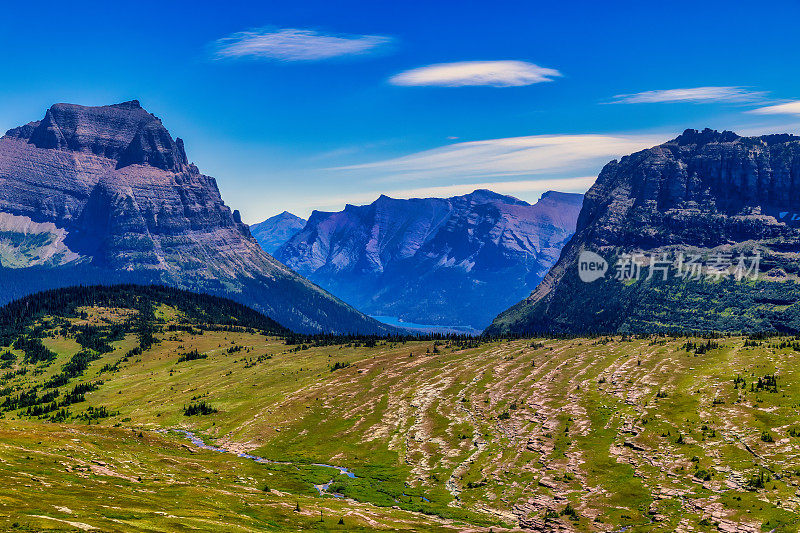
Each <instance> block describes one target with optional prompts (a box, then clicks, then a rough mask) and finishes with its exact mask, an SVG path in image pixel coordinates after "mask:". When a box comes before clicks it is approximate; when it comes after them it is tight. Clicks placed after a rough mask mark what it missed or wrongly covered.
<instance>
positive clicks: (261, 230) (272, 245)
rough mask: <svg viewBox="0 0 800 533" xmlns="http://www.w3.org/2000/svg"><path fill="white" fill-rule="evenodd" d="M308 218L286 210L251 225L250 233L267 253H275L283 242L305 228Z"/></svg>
mask: <svg viewBox="0 0 800 533" xmlns="http://www.w3.org/2000/svg"><path fill="white" fill-rule="evenodd" d="M305 225H306V220H305V219H303V218H300V217H298V216H297V215H293V214H292V213H290V212H288V211H284V212H283V213H281V214H279V215H275V216H274V217H269V218H268V219H267V220H265V221H264V222H259V223H258V224H253V225H252V226H250V233H252V234H253V237H255V239H256V240H257V241H258V244H260V245H261V247H262V248H263V249H264V251H265V252H267V253H270V254H271V253H274V252H275V250H277V249H278V248H279V247H280V246H281V245H282V244H283V243H285V242H286V241H288V240H289V239H291V238H292V237H294V236H295V235H296V234H297V232H299V231H300V230H301V229H303V228H304V227H305Z"/></svg>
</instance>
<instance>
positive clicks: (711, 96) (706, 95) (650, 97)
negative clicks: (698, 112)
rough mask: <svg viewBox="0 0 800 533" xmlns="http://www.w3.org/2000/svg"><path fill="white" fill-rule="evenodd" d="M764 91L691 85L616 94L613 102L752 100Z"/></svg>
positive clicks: (761, 96) (699, 102) (761, 95)
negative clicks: (688, 86)
mask: <svg viewBox="0 0 800 533" xmlns="http://www.w3.org/2000/svg"><path fill="white" fill-rule="evenodd" d="M764 94H765V93H764V92H758V91H750V90H748V89H746V88H744V87H691V88H686V89H666V90H658V91H645V92H642V93H634V94H618V95H616V96H615V97H614V98H616V100H614V101H613V102H612V103H615V104H652V103H682V102H685V103H695V104H701V103H713V102H752V101H755V100H759V99H761V98H763V97H764Z"/></svg>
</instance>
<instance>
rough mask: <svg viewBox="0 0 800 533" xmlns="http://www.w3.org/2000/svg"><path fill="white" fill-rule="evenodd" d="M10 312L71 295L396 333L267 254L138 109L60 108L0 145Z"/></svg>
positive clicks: (0, 259)
mask: <svg viewBox="0 0 800 533" xmlns="http://www.w3.org/2000/svg"><path fill="white" fill-rule="evenodd" d="M0 263H2V269H0V275H2V280H3V281H2V283H0V302H5V301H8V300H9V299H11V298H14V297H19V296H22V295H24V294H27V293H30V292H34V291H38V290H42V289H47V288H56V287H60V286H64V285H71V284H77V283H81V284H90V283H111V282H137V283H163V284H167V285H173V286H176V287H179V288H184V289H190V290H194V291H201V292H208V293H213V294H220V295H225V296H229V297H231V298H234V299H236V300H237V301H239V302H241V303H244V304H247V305H250V306H253V307H254V308H256V309H258V310H260V311H262V312H264V313H265V314H267V315H269V316H270V317H271V318H273V319H275V320H277V321H278V322H280V323H281V324H282V325H284V326H286V327H288V328H290V329H293V330H297V331H308V332H321V331H335V332H349V331H362V332H381V331H386V330H387V328H386V327H384V326H383V325H381V324H379V323H378V322H376V321H374V320H373V319H371V318H369V317H367V316H365V315H363V314H361V313H359V312H358V311H356V310H355V309H353V308H352V307H350V306H348V305H346V304H344V303H343V302H341V301H340V300H338V299H336V298H334V297H332V296H331V295H330V294H328V293H326V292H325V291H323V290H321V289H320V288H318V287H317V286H315V285H314V284H312V283H310V282H309V281H308V280H306V279H304V278H302V277H301V276H298V275H297V274H295V273H294V272H292V271H291V270H289V269H287V268H286V267H285V266H284V265H282V264H280V263H279V262H278V261H276V260H275V259H273V258H272V256H270V255H269V254H267V253H266V252H264V251H263V250H262V249H261V248H260V247H259V246H258V243H257V242H256V240H255V239H254V238H253V237H252V235H251V234H250V231H249V230H248V228H247V226H246V225H245V224H243V223H242V221H241V218H240V217H239V213H238V212H236V211H233V212H231V210H230V209H229V208H228V206H227V205H225V203H224V202H223V201H222V197H221V196H220V193H219V189H218V188H217V184H216V181H215V180H214V178H211V177H209V176H205V175H203V174H201V173H200V172H199V171H198V169H197V167H196V166H195V165H193V164H191V163H189V161H188V159H187V157H186V152H185V151H184V146H183V142H182V141H181V140H180V139H173V138H172V136H171V135H170V134H169V132H168V131H167V129H166V128H165V127H164V126H163V124H162V123H161V121H160V120H159V119H158V118H157V117H155V116H154V115H152V114H150V113H148V112H147V111H145V110H144V109H142V107H141V106H140V105H139V102H137V101H131V102H125V103H121V104H116V105H109V106H102V107H84V106H79V105H73V104H56V105H54V106H52V107H51V108H50V109H49V110H48V111H47V113H46V114H45V117H44V118H43V119H42V120H40V121H37V122H31V123H29V124H27V125H25V126H21V127H19V128H14V129H12V130H10V131H8V133H6V135H5V136H4V137H2V138H1V139H0Z"/></svg>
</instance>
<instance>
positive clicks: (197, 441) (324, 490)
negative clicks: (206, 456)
mask: <svg viewBox="0 0 800 533" xmlns="http://www.w3.org/2000/svg"><path fill="white" fill-rule="evenodd" d="M170 431H172V432H175V433H180V434H181V435H183V436H184V437H186V438H187V439H189V440H190V441H192V444H194V445H195V446H197V447H198V448H201V449H203V450H211V451H214V452H219V453H228V454H231V455H236V456H237V457H241V458H243V459H250V460H251V461H255V462H257V463H269V464H278V465H295V466H297V465H296V464H295V463H291V462H287V461H273V460H272V459H266V458H264V457H259V456H257V455H252V454H249V453H245V452H233V451H230V450H226V449H225V448H220V447H217V446H211V445H210V444H206V443H205V442H203V439H201V438H200V437H198V436H197V435H195V434H194V433H192V432H191V431H188V430H185V429H170V430H161V431H158V433H163V434H167V433H169V432H170ZM302 466H309V465H306V464H304V465H302ZM310 466H322V467H325V468H333V469H335V470H338V471H339V473H340V474H344V475H345V476H347V477H349V478H355V477H356V475H355V474H354V473H353V472H351V471H350V469H349V468H346V467H344V466H337V465H328V464H324V463H311V465H310ZM331 483H333V479H331V480H330V481H328V482H327V483H322V484H320V485H314V488H315V489H317V492H319V494H320V495H323V494H329V495H331V496H334V497H336V498H344V496H343V495H342V494H338V493H336V492H328V487H330V485H331Z"/></svg>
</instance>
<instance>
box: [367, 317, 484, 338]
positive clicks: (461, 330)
mask: <svg viewBox="0 0 800 533" xmlns="http://www.w3.org/2000/svg"><path fill="white" fill-rule="evenodd" d="M372 318H374V319H375V320H377V321H378V322H383V323H384V324H388V325H390V326H394V327H397V328H403V329H408V330H412V331H414V332H416V333H456V334H459V335H480V334H481V330H479V329H475V328H473V327H470V326H442V325H437V324H416V323H414V322H405V321H403V320H400V319H399V318H398V317H396V316H375V315H373V316H372Z"/></svg>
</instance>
